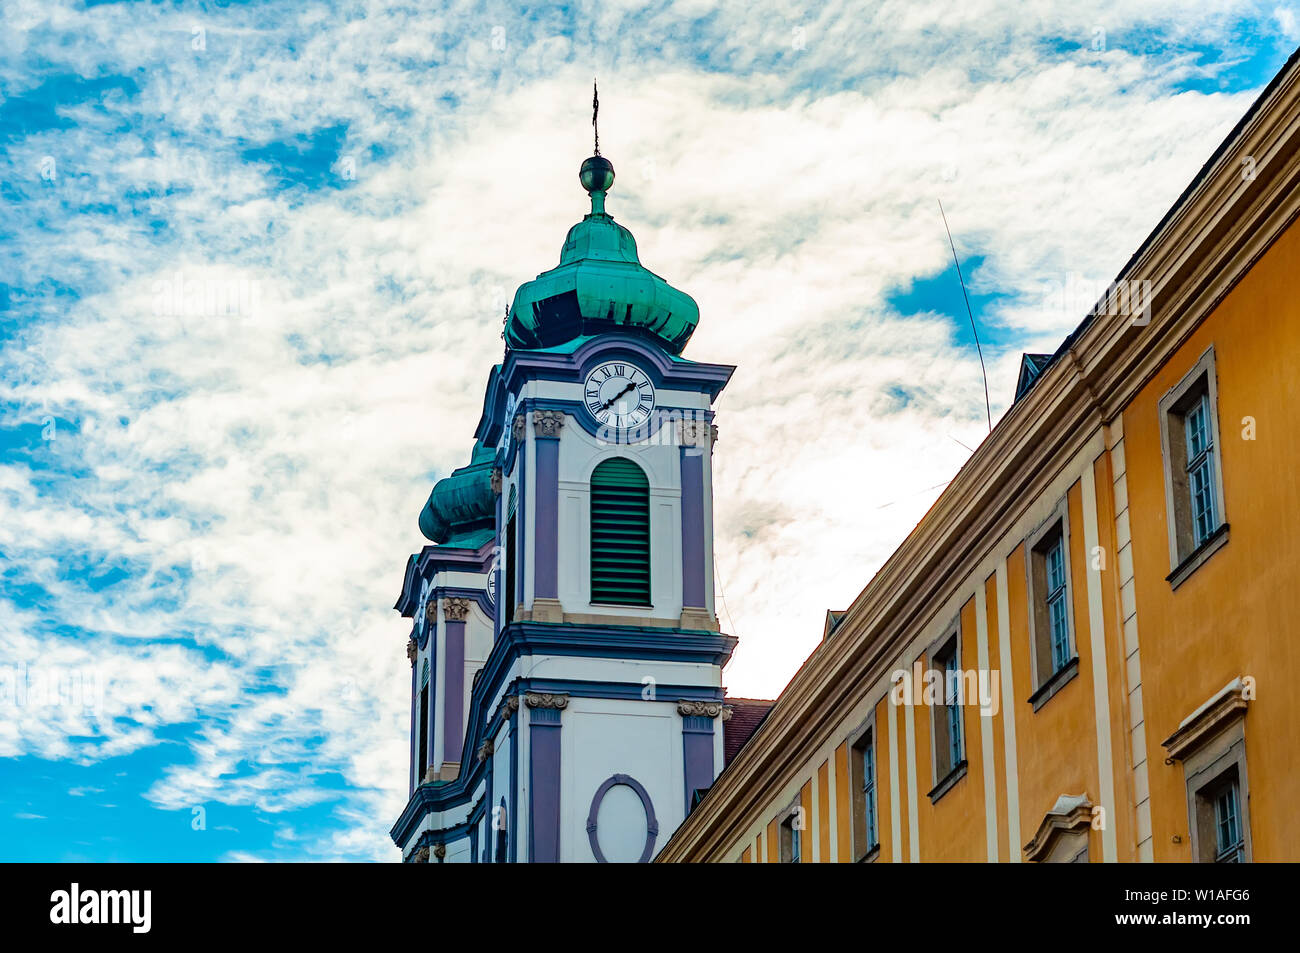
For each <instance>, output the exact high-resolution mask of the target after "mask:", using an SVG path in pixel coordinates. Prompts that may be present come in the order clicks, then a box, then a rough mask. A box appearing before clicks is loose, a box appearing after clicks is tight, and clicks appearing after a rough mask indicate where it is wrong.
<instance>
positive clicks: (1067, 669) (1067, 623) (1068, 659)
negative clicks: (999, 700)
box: [1026, 499, 1078, 711]
mask: <svg viewBox="0 0 1300 953" xmlns="http://www.w3.org/2000/svg"><path fill="white" fill-rule="evenodd" d="M1068 516H1069V506H1068V500H1067V499H1062V500H1061V501H1060V502H1059V503H1058V504H1057V507H1056V510H1055V512H1053V513H1052V515H1051V516H1050V517H1048V519H1047V520H1046V521H1045V522H1044V523H1042V524H1041V525H1040V526H1039V527H1038V529H1036V530H1035V531H1034V532H1033V533H1032V534H1030V537H1029V539H1028V540H1026V549H1027V554H1026V566H1027V570H1028V580H1027V581H1028V585H1029V593H1028V595H1029V637H1030V642H1029V644H1030V648H1031V652H1030V663H1031V665H1032V673H1033V686H1034V692H1033V695H1032V696H1031V697H1030V699H1029V700H1030V703H1031V704H1033V706H1034V710H1035V711H1037V710H1038V709H1039V708H1041V707H1042V706H1043V705H1045V704H1046V703H1047V700H1048V699H1049V698H1051V697H1052V695H1053V694H1055V693H1056V692H1057V691H1058V690H1060V688H1061V687H1063V686H1064V685H1065V684H1066V683H1067V682H1069V681H1070V680H1071V679H1072V678H1073V674H1072V673H1074V672H1076V671H1077V670H1078V666H1077V665H1075V664H1072V663H1074V661H1075V650H1074V631H1073V630H1074V624H1073V619H1074V613H1073V611H1072V604H1071V592H1070V533H1069V521H1068Z"/></svg>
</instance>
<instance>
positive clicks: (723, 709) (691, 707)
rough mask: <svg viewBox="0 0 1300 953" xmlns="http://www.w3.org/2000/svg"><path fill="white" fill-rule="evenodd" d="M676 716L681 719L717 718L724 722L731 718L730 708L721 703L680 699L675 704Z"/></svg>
mask: <svg viewBox="0 0 1300 953" xmlns="http://www.w3.org/2000/svg"><path fill="white" fill-rule="evenodd" d="M677 714H679V715H681V716H682V717H683V718H690V717H696V718H719V717H721V718H722V720H723V721H726V720H727V719H728V718H730V717H731V706H730V705H724V704H722V702H693V701H687V700H686V699H684V698H683V699H680V700H679V701H678V702H677Z"/></svg>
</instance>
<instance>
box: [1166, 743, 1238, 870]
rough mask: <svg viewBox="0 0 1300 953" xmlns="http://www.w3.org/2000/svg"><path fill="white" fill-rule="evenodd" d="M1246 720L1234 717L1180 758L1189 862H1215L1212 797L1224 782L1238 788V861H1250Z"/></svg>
mask: <svg viewBox="0 0 1300 953" xmlns="http://www.w3.org/2000/svg"><path fill="white" fill-rule="evenodd" d="M1245 726H1246V720H1245V718H1243V717H1237V718H1233V719H1232V720H1231V722H1230V723H1229V724H1227V725H1225V726H1224V727H1223V728H1222V730H1220V731H1218V732H1216V733H1215V734H1214V735H1213V736H1212V737H1211V738H1210V739H1208V740H1207V741H1206V742H1204V744H1203V745H1201V746H1200V747H1199V748H1198V750H1196V751H1195V752H1194V753H1190V754H1187V755H1186V756H1185V758H1184V759H1183V776H1184V778H1185V779H1186V787H1187V821H1188V828H1189V834H1190V835H1191V846H1192V863H1195V864H1209V863H1217V862H1218V859H1217V855H1218V853H1219V850H1218V842H1217V837H1216V833H1217V826H1216V821H1217V818H1216V816H1215V803H1214V802H1215V796H1216V795H1217V794H1218V793H1219V792H1220V791H1221V790H1222V789H1223V787H1224V786H1225V785H1227V784H1232V785H1235V787H1236V791H1237V823H1238V826H1239V827H1240V840H1241V845H1240V847H1239V851H1240V856H1239V861H1238V862H1239V863H1246V864H1248V863H1251V862H1253V860H1254V853H1253V850H1252V847H1251V837H1250V783H1249V779H1248V776H1247V772H1246V732H1245Z"/></svg>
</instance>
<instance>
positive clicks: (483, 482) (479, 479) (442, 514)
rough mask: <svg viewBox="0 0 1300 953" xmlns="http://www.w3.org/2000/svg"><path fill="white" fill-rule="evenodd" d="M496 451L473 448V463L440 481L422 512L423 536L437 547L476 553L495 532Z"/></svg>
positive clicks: (481, 446) (421, 525)
mask: <svg viewBox="0 0 1300 953" xmlns="http://www.w3.org/2000/svg"><path fill="white" fill-rule="evenodd" d="M494 456H495V452H494V451H493V449H492V448H491V447H489V446H487V445H486V444H484V443H483V441H481V440H480V441H479V442H478V443H476V444H474V452H473V453H472V454H471V455H470V461H469V463H468V464H466V465H465V466H463V467H459V468H458V469H455V470H453V471H451V475H450V476H448V477H445V478H444V479H441V480H439V481H438V482H437V483H436V484H435V485H434V487H433V492H432V493H430V494H429V502H427V503H425V504H424V509H423V510H421V511H420V532H422V533H423V534H424V535H425V536H427V537H428V538H429V539H431V540H433V541H434V542H435V543H442V544H443V545H445V546H464V547H468V548H471V549H476V548H478V547H479V546H481V545H483V543H484V542H486V541H487V540H489V539H491V538H492V536H493V535H494V533H495V531H494V529H493V524H494V521H495V519H496V494H494V493H493V492H492V461H493V457H494Z"/></svg>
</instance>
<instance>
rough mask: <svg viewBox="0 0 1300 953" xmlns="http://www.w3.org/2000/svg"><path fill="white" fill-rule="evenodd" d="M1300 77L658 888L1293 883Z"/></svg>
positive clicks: (1003, 428) (1031, 385)
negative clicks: (747, 869) (910, 869)
mask: <svg viewBox="0 0 1300 953" xmlns="http://www.w3.org/2000/svg"><path fill="white" fill-rule="evenodd" d="M1298 212H1300V60H1298V59H1297V57H1296V56H1292V58H1291V59H1290V60H1289V61H1288V63H1287V65H1286V66H1285V67H1284V68H1283V70H1282V71H1281V72H1280V73H1279V74H1278V75H1277V76H1276V77H1275V78H1274V80H1273V81H1272V83H1271V84H1270V85H1269V86H1268V88H1267V89H1266V90H1265V92H1264V93H1263V94H1262V95H1261V97H1260V99H1259V100H1258V101H1257V102H1256V103H1255V105H1254V106H1253V107H1252V108H1251V110H1250V112H1249V113H1248V114H1247V115H1246V116H1245V117H1244V118H1243V119H1242V121H1241V122H1240V123H1239V125H1238V126H1237V127H1236V128H1235V129H1234V130H1233V131H1232V133H1231V134H1230V135H1229V137H1228V138H1227V139H1226V140H1225V141H1224V143H1223V144H1222V145H1221V146H1220V148H1219V149H1218V150H1217V151H1216V152H1215V154H1214V156H1213V157H1211V159H1210V160H1209V162H1208V163H1207V164H1206V165H1205V167H1204V168H1203V169H1202V170H1201V173H1200V174H1199V175H1198V176H1197V178H1196V179H1195V180H1194V181H1193V182H1192V183H1191V185H1189V187H1188V188H1187V190H1186V191H1185V192H1184V194H1183V195H1182V196H1181V197H1180V199H1179V200H1178V202H1177V203H1176V204H1175V206H1174V207H1173V208H1172V209H1171V210H1170V211H1169V213H1168V214H1167V215H1166V216H1165V218H1164V219H1163V221H1162V222H1161V223H1160V225H1159V226H1157V228H1156V230H1155V231H1154V232H1153V233H1152V234H1151V236H1150V237H1148V239H1147V240H1146V241H1145V243H1144V244H1143V245H1142V246H1141V248H1140V249H1139V250H1138V252H1137V253H1136V254H1135V255H1134V256H1133V258H1132V259H1131V260H1130V262H1129V264H1128V265H1127V266H1126V267H1125V269H1124V270H1123V272H1122V273H1121V274H1120V275H1119V276H1118V278H1117V280H1116V283H1115V285H1114V286H1113V288H1112V289H1111V291H1110V293H1109V294H1108V295H1107V296H1106V297H1105V298H1104V300H1103V301H1102V302H1100V303H1099V305H1098V307H1097V308H1096V309H1095V310H1094V312H1093V313H1091V314H1090V315H1088V317H1087V318H1086V319H1085V320H1084V321H1083V323H1082V324H1081V325H1080V327H1079V328H1078V330H1076V331H1075V332H1074V334H1072V335H1071V336H1070V338H1068V339H1067V341H1066V342H1065V343H1064V344H1063V345H1062V347H1061V348H1060V350H1059V351H1058V352H1057V353H1056V354H1055V355H1052V356H1050V359H1046V360H1043V361H1041V362H1040V364H1041V365H1043V366H1038V365H1036V364H1035V363H1034V362H1033V361H1032V360H1031V361H1028V362H1027V372H1026V373H1022V385H1023V386H1022V390H1023V393H1022V394H1021V395H1020V396H1019V397H1018V399H1017V401H1016V403H1015V404H1014V405H1013V406H1012V407H1011V409H1010V410H1009V411H1008V412H1007V413H1006V415H1005V416H1004V418H1003V419H1002V420H1001V421H1000V422H999V423H998V425H997V427H996V428H994V430H993V432H992V434H990V436H989V437H988V439H986V440H985V441H984V443H983V444H981V446H980V447H979V448H978V450H977V451H976V452H975V453H974V454H973V455H972V457H971V458H970V460H969V461H968V462H967V463H966V465H965V466H964V467H963V468H962V470H961V471H960V472H959V473H958V474H957V476H956V478H955V479H954V480H953V482H952V483H951V484H950V485H949V487H948V489H947V490H946V491H945V492H944V493H943V495H942V496H941V497H940V498H939V500H938V501H937V502H936V503H935V505H934V506H933V507H932V509H931V510H930V512H929V513H928V514H927V515H926V516H925V518H924V519H923V520H922V521H921V522H920V523H919V524H918V526H917V527H916V529H915V530H914V531H913V532H912V533H911V534H910V535H909V536H908V538H907V539H906V540H905V541H904V542H903V544H902V545H901V546H900V547H899V549H898V550H897V551H896V552H895V553H894V554H893V556H891V557H890V559H889V560H888V561H887V562H886V563H885V565H884V566H883V567H882V568H881V569H880V571H879V572H878V573H877V574H876V576H875V578H874V579H872V580H871V582H870V583H869V584H868V585H867V587H866V588H865V589H864V590H863V591H862V593H861V594H860V595H859V596H858V598H857V599H856V600H855V601H854V603H853V605H852V606H851V607H850V608H849V610H848V611H847V612H845V613H843V614H842V615H841V614H836V615H835V616H834V618H833V624H828V631H827V635H826V638H825V639H824V641H823V642H822V643H821V644H820V645H819V646H818V648H817V649H816V650H815V651H814V652H813V653H812V654H811V656H810V657H809V658H808V660H807V661H806V662H805V663H804V665H803V666H802V667H801V668H800V670H799V672H798V673H797V674H796V675H795V677H794V678H793V679H792V680H791V682H790V684H789V685H788V686H787V688H786V689H785V690H784V692H783V693H782V694H781V697H780V698H779V699H778V700H777V702H776V704H775V705H774V706H773V708H772V710H771V711H770V712H769V714H768V715H767V717H766V719H765V720H764V721H763V723H762V724H761V726H760V727H759V728H758V730H757V731H756V732H755V733H754V735H753V736H752V737H751V738H750V739H749V741H748V743H746V744H745V746H744V747H743V748H742V749H741V751H740V752H739V753H738V755H737V756H736V757H735V759H734V760H733V761H732V762H731V764H730V765H729V766H728V767H727V769H726V770H725V771H724V772H723V773H722V775H721V776H720V777H719V778H718V780H717V781H716V782H715V783H714V785H713V787H712V788H711V789H710V790H709V792H708V793H707V795H706V796H705V797H703V799H702V800H701V801H700V802H699V804H698V805H697V806H696V807H695V808H694V810H693V811H692V812H691V814H690V815H689V816H688V817H687V819H686V821H685V822H684V823H683V824H682V826H681V827H680V828H679V829H678V830H677V832H676V833H675V834H674V836H673V837H672V838H671V840H670V841H669V842H668V843H667V844H666V845H665V847H664V848H663V850H662V851H661V852H660V854H659V855H658V858H657V859H658V860H659V861H660V862H672V861H720V862H735V861H739V862H760V863H767V862H780V861H799V862H809V861H818V862H839V863H845V862H859V861H865V862H889V861H894V862H902V861H911V862H916V861H1001V862H1008V861H1010V862H1021V861H1029V862H1082V861H1088V862H1110V861H1123V862H1134V861H1204V862H1212V861H1216V860H1218V861H1250V860H1258V861H1277V860H1292V861H1294V860H1300V815H1298V814H1297V813H1296V812H1295V811H1294V810H1293V809H1291V808H1290V807H1289V800H1290V797H1291V795H1292V794H1293V792H1294V791H1295V790H1297V788H1298V787H1300V698H1297V696H1296V694H1295V693H1293V692H1292V690H1291V686H1293V685H1294V684H1296V683H1297V682H1298V681H1300V533H1297V528H1298V527H1300V477H1298V476H1297V466H1298V464H1300V369H1298V368H1297V363H1296V362H1297V358H1300V225H1297V224H1296V218H1297V213H1298Z"/></svg>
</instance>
